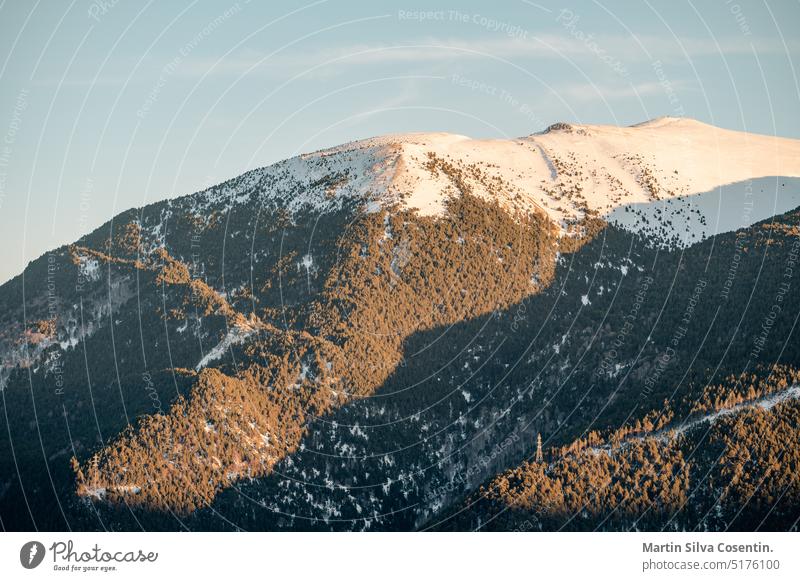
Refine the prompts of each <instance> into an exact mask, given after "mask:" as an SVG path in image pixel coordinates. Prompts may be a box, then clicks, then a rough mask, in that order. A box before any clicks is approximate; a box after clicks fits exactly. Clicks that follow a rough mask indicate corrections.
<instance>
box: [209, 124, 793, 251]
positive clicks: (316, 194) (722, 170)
mask: <svg viewBox="0 0 800 581" xmlns="http://www.w3.org/2000/svg"><path fill="white" fill-rule="evenodd" d="M434 159H435V160H439V161H441V162H445V163H446V164H448V166H449V168H450V169H449V171H443V170H442V169H441V167H439V168H437V167H435V164H432V160H434ZM453 169H455V171H457V172H460V176H461V180H462V182H461V184H459V185H461V186H462V187H463V185H464V184H465V185H466V187H468V188H469V189H470V191H472V193H474V194H476V195H478V196H481V197H484V198H486V199H491V200H497V201H498V202H499V203H500V204H501V205H502V206H504V207H506V208H507V209H508V210H509V211H512V212H532V211H542V212H544V213H545V214H546V215H547V216H549V217H550V218H551V219H552V220H553V221H554V222H556V223H557V224H559V225H560V226H561V227H562V229H563V230H564V231H566V230H567V229H568V226H569V224H571V223H574V222H575V221H577V220H580V219H581V218H583V217H585V216H587V215H599V216H603V217H606V218H609V219H610V220H611V221H613V222H616V223H618V224H620V225H621V226H623V227H625V228H627V229H630V230H633V231H638V232H644V233H646V234H649V235H652V236H655V237H662V238H663V237H665V236H667V235H669V236H671V237H672V238H671V243H674V244H676V245H678V246H685V245H689V244H691V243H694V242H696V241H698V240H699V239H701V238H703V237H704V236H706V235H710V234H714V233H718V232H720V231H726V230H728V229H732V228H731V227H730V226H729V225H724V224H723V225H721V224H720V222H719V220H715V216H714V215H713V212H714V209H713V208H708V207H704V208H701V209H697V208H696V207H695V206H694V197H695V196H697V195H699V194H704V193H705V192H714V191H715V190H716V189H718V188H720V187H721V186H724V185H726V184H733V183H738V182H746V181H748V180H753V179H758V178H765V177H768V176H787V177H800V141H798V140H791V139H784V138H778V137H770V136H763V135H755V134H749V133H742V132H736V131H730V130H725V129H720V128H717V127H714V126H711V125H707V124H704V123H701V122H699V121H695V120H692V119H685V118H675V117H662V118H658V119H654V120H651V121H647V122H645V123H641V124H638V125H635V126H632V127H616V126H603V125H580V124H567V123H557V124H555V125H552V126H551V127H550V128H548V130H546V131H545V132H543V133H539V134H535V135H529V136H527V137H522V138H517V139H471V138H469V137H466V136H463V135H453V134H448V133H407V134H395V135H385V136H381V137H374V138H369V139H364V140H362V141H355V142H350V143H346V144H343V145H339V146H337V147H333V148H330V149H325V150H321V151H317V152H313V153H308V154H303V155H299V156H296V157H293V158H290V159H287V160H284V161H281V162H278V163H276V164H273V165H271V166H268V167H265V168H261V169H257V170H253V171H251V172H248V173H246V174H244V175H242V176H240V177H239V178H235V179H234V180H229V181H228V182H225V183H223V184H220V185H219V186H215V187H214V188H211V189H209V190H206V191H205V192H201V193H200V194H197V196H198V201H199V204H198V205H197V210H198V211H202V210H203V209H207V208H208V207H209V206H210V205H212V204H220V203H222V204H226V205H227V204H237V203H243V202H247V201H253V202H257V203H264V204H274V205H279V206H281V207H284V208H286V209H287V210H288V211H289V212H290V214H292V215H295V214H297V213H298V212H302V211H312V212H315V213H326V212H330V211H334V210H338V209H341V208H342V207H343V206H344V205H345V204H348V203H353V204H355V205H356V206H358V207H361V208H362V210H364V211H367V212H376V211H378V210H379V209H380V208H384V207H389V206H392V205H394V204H397V205H400V206H402V207H407V208H416V209H417V211H418V212H419V214H420V215H429V216H440V215H443V214H444V213H445V211H446V200H447V199H448V197H449V196H450V195H453V194H455V193H457V190H456V187H457V184H456V183H454V180H453V175H452V170H453ZM776 195H782V194H780V192H777V193H776ZM671 200H675V204H676V206H675V208H671V209H670V212H671V213H670V214H669V218H668V220H669V221H670V227H668V228H665V223H666V222H667V219H666V218H664V216H663V215H662V212H661V211H659V210H653V209H652V208H651V206H654V205H658V204H659V203H660V204H662V205H663V203H664V202H667V203H670V204H671V202H670V201H671ZM707 205H708V204H706V206H707ZM720 205H721V204H720ZM792 207H794V206H792ZM626 209H627V210H626ZM787 209H788V208H783V209H781V208H777V209H776V211H786V210H787ZM623 211H627V212H628V213H630V212H633V213H634V214H635V215H636V219H633V217H632V216H625V215H623V214H622V212H623ZM673 221H674V222H675V224H672V222H673ZM753 221H756V220H753ZM746 222H747V220H746V219H745V220H744V221H741V223H737V224H736V226H735V227H742V226H748V225H750V224H748V223H746ZM751 223H752V222H751ZM676 232H677V234H676Z"/></svg>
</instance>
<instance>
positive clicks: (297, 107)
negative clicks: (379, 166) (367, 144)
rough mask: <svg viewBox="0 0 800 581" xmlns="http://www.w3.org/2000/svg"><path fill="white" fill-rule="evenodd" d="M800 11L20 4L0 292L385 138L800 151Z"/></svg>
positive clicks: (2, 141)
mask: <svg viewBox="0 0 800 581" xmlns="http://www.w3.org/2000/svg"><path fill="white" fill-rule="evenodd" d="M799 23H800V3H798V2H797V1H782V2H766V3H758V2H747V3H745V2H741V3H737V2H733V1H730V2H726V1H725V0H718V1H708V2H702V3H700V2H698V3H689V2H682V1H681V0H669V1H659V2H649V3H648V2H642V3H639V2H636V3H633V2H603V3H598V2H579V1H575V2H568V3H566V4H555V3H550V2H537V3H534V2H527V1H520V0H507V1H498V2H485V1H483V2H468V1H465V0H462V1H460V2H452V1H443V2H437V1H435V0H428V1H423V2H420V1H408V2H405V1H396V2H383V1H371V2H344V1H342V0H328V1H318V2H313V3H307V4H306V3H305V2H304V1H302V0H301V1H300V2H279V1H270V2H263V3H261V2H245V1H244V0H240V1H239V2H238V3H237V2H232V3H231V2H202V1H195V2H158V3H156V2H149V3H146V2H142V1H136V2H134V1H131V0H118V1H117V2H116V3H115V2H114V0H96V1H94V2H90V1H85V0H81V1H78V0H75V1H73V2H71V3H70V2H63V1H55V0H43V1H39V2H33V1H22V0H19V1H12V0H6V1H4V2H1V3H0V244H1V245H2V247H3V249H4V252H3V258H2V260H1V261H0V282H3V281H5V280H7V279H9V278H10V277H12V276H14V275H16V274H18V273H19V272H21V271H22V269H23V268H24V266H25V265H26V264H27V262H28V261H30V260H32V259H34V258H36V257H37V256H39V255H41V254H42V253H43V252H45V251H46V250H48V249H49V248H52V247H55V246H57V245H60V244H63V243H65V242H71V241H73V240H75V239H76V238H78V237H79V236H80V235H81V234H84V233H86V232H88V231H90V230H92V229H93V228H95V227H97V226H98V225H100V224H102V223H103V222H105V221H106V220H108V219H109V218H110V217H111V216H112V215H114V214H116V213H118V212H120V211H122V210H125V209H127V208H130V207H138V206H142V205H144V204H146V203H150V202H153V201H156V200H160V199H164V198H167V197H170V196H175V195H182V194H186V193H191V192H194V191H197V190H200V189H202V188H204V187H206V186H208V185H211V184H213V183H217V182H219V181H222V180H224V179H227V178H229V177H233V176H235V175H238V174H240V173H242V172H243V171H246V170H248V169H251V168H254V167H258V166H263V165H267V164H269V163H272V162H274V161H277V160H279V159H282V158H285V157H289V156H291V155H294V154H296V153H299V152H303V151H309V150H315V149H319V148H321V147H325V146H330V145H335V144H338V143H341V142H345V141H350V140H353V139H358V138H362V137H368V136H371V135H377V134H382V133H390V132H400V131H449V132H454V133H463V134H467V135H472V136H481V137H503V136H518V135H526V134H529V133H532V132H534V131H538V130H541V129H543V128H544V127H545V126H547V125H549V124H551V123H553V122H555V121H574V122H583V123H615V124H625V125H627V124H632V123H637V122H640V121H643V120H645V119H649V118H652V117H657V116H660V115H681V114H684V115H687V116H690V117H695V118H697V119H700V120H702V121H706V122H709V123H714V124H716V125H720V126H723V127H729V128H734V129H746V130H749V131H754V132H758V133H767V134H777V135H782V136H787V137H794V138H798V137H800V115H798V110H800V87H799V86H798V76H797V75H798V73H800V71H798V69H800V63H798V62H797V60H798V57H799V56H800V33H798V24H799Z"/></svg>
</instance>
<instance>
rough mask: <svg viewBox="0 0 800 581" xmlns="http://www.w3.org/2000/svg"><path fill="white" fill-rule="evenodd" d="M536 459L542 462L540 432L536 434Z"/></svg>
mask: <svg viewBox="0 0 800 581" xmlns="http://www.w3.org/2000/svg"><path fill="white" fill-rule="evenodd" d="M536 461H537V462H544V454H542V434H541V433H538V434H536Z"/></svg>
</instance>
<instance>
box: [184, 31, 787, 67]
mask: <svg viewBox="0 0 800 581" xmlns="http://www.w3.org/2000/svg"><path fill="white" fill-rule="evenodd" d="M748 40H749V41H744V42H743V41H742V39H741V38H723V39H705V38H674V39H669V38H666V37H656V36H640V37H638V38H637V40H633V39H631V37H629V36H619V35H618V36H595V37H592V41H591V42H592V43H593V46H596V47H599V48H600V49H602V51H603V53H605V54H607V55H610V56H613V57H615V58H618V59H619V60H620V61H622V62H624V63H630V64H635V63H641V62H651V61H653V60H662V61H670V60H685V59H687V58H689V59H695V58H703V57H708V56H714V55H724V56H726V57H730V56H737V55H749V54H752V53H753V52H756V53H758V54H759V55H764V54H780V53H785V51H786V48H785V47H784V46H783V44H782V43H781V42H780V40H779V39H772V38H768V39H758V38H750V39H748ZM788 48H789V51H790V53H799V52H800V42H797V41H791V42H790V43H789V45H788ZM267 54H268V53H266V52H265V53H260V52H257V51H253V50H249V51H247V52H243V53H241V54H238V55H236V56H232V57H228V58H225V59H224V60H221V59H209V58H189V59H186V61H185V62H183V63H181V66H180V69H179V74H183V75H190V76H195V75H205V74H243V73H247V72H255V71H258V72H275V73H280V74H285V73H286V72H287V71H291V72H292V74H298V73H303V72H307V73H308V74H310V75H311V74H319V71H320V69H325V70H326V71H327V74H330V73H332V72H334V70H338V69H344V68H347V67H354V66H369V65H389V64H392V63H428V64H430V63H432V62H435V61H454V60H475V59H501V60H510V61H512V62H515V63H518V64H524V63H522V62H519V61H520V60H525V59H550V60H553V59H555V60H558V59H565V58H566V59H570V60H575V61H578V60H590V59H593V58H596V54H595V53H594V52H593V51H592V50H589V48H588V47H587V45H586V42H585V41H584V40H580V39H576V38H574V37H572V36H570V35H568V34H548V35H541V36H536V37H532V38H527V39H520V38H506V37H502V38H494V39H482V40H481V39H462V38H428V39H420V40H418V41H411V42H406V43H396V44H390V43H374V44H352V45H346V46H341V47H339V48H330V47H329V48H325V49H320V50H311V51H308V50H306V51H302V52H299V51H296V50H291V51H285V52H277V53H276V54H273V55H271V56H267Z"/></svg>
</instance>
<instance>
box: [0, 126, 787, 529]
mask: <svg viewBox="0 0 800 581" xmlns="http://www.w3.org/2000/svg"><path fill="white" fill-rule="evenodd" d="M798 177H800V142H798V141H795V140H788V139H780V138H775V137H766V136H757V135H751V134H746V133H737V132H732V131H727V130H722V129H718V128H715V127H712V126H709V125H705V124H702V123H699V122H697V121H693V120H688V119H676V118H662V119H657V120H654V121H651V122H648V123H644V124H641V125H637V126H634V127H629V128H617V127H606V126H594V125H573V124H564V123H558V124H556V125H553V126H551V127H550V128H549V129H548V130H547V131H545V132H543V133H542V134H536V135H531V136H528V137H524V138H519V139H514V140H472V139H469V138H466V137H463V136H457V135H448V134H407V135H396V136H385V137H380V138H373V139H367V140H364V141H359V142H354V143H349V144H346V145H342V146H339V147H336V148H333V149H328V150H323V151H319V152H315V153H311V154H307V155H301V156H299V157H295V158H292V159H289V160H286V161H282V162H279V163H277V164H274V165H272V166H269V167H266V168H262V169H257V170H253V171H251V172H248V173H246V174H243V175H242V176H239V177H238V178H234V179H232V180H229V181H227V182H225V183H222V184H220V185H218V186H215V187H213V188H210V189H208V190H206V191H203V192H199V193H197V194H193V195H190V196H185V197H182V198H178V199H174V200H167V201H164V202H159V203H156V204H152V205H150V206H146V207H144V208H140V209H133V210H129V211H127V212H124V213H122V214H120V215H118V216H116V217H114V218H113V219H112V220H111V221H110V222H109V223H107V224H105V225H104V226H102V227H100V228H98V229H97V230H96V231H94V232H92V233H91V234H89V235H87V236H85V237H83V238H81V239H80V240H78V241H76V242H75V243H74V244H71V245H68V246H65V247H61V248H58V249H55V250H53V251H52V252H50V253H48V254H46V255H45V256H42V257H41V258H39V259H37V260H36V261H34V262H32V263H31V264H29V265H28V267H27V268H26V269H25V272H24V273H23V274H22V275H20V276H18V277H16V278H15V279H13V280H11V281H9V282H8V283H6V284H5V285H3V286H2V287H0V361H2V365H1V366H0V386H2V389H0V394H1V395H2V402H3V411H4V413H3V414H2V415H1V416H0V423H2V424H3V425H2V426H0V433H2V434H4V435H3V437H2V439H0V465H1V466H2V470H0V475H2V476H0V478H1V479H2V480H0V518H2V524H3V527H4V528H5V529H12V530H19V529H21V530H28V529H34V528H36V529H40V530H41V529H50V530H66V529H68V528H69V529H71V530H82V529H87V530H96V529H131V530H137V529H141V528H146V529H166V530H171V529H191V530H216V529H260V530H284V529H287V530H288V529H299V530H416V529H428V528H437V527H444V528H448V527H454V528H456V529H458V530H462V529H472V528H484V523H487V522H491V523H494V524H493V525H491V526H490V527H488V528H497V527H500V528H503V527H506V528H520V526H521V524H520V523H529V524H530V528H537V529H545V528H564V527H563V526H562V523H565V522H568V523H579V524H569V525H564V526H566V527H567V528H570V527H573V528H588V527H601V528H603V527H604V528H609V529H615V530H616V529H624V528H629V527H632V526H638V527H640V528H642V527H643V528H651V529H656V528H657V529H659V530H660V528H664V527H670V526H674V525H675V523H679V526H680V527H683V528H691V527H701V528H708V529H723V528H726V527H730V526H734V527H737V528H741V529H743V530H752V529H754V528H756V527H757V526H762V528H763V526H766V527H768V528H775V529H777V530H785V529H792V528H797V520H796V519H797V517H798V516H800V505H799V504H798V490H800V487H799V486H798V484H799V483H798V482H797V480H796V476H795V475H796V474H798V471H797V470H794V466H795V464H796V461H797V460H796V455H795V453H794V451H793V450H791V447H789V448H787V447H786V445H785V442H787V441H792V440H791V438H795V439H796V436H797V430H798V427H799V426H798V424H797V421H796V418H797V415H796V414H797V411H798V408H797V406H798V402H797V400H796V398H795V397H789V395H791V394H794V393H795V392H794V391H792V390H793V389H794V385H795V384H796V382H797V377H798V372H797V368H798V364H799V363H800V359H799V358H800V350H798V342H797V337H796V322H797V318H798V315H799V314H800V307H799V306H798V305H797V301H796V300H792V298H793V297H794V296H795V295H796V288H795V287H796V286H797V281H796V280H795V278H796V268H797V259H798V251H799V250H800V224H798V218H799V217H800V212H798V210H797V209H796V208H797V206H800V187H798V186H800V180H798V179H797V178H798ZM770 397H774V398H777V399H776V400H775V402H776V403H774V405H770V406H768V407H766V406H760V407H759V402H762V403H763V402H764V401H767V399H765V398H770ZM769 401H773V400H769ZM698 406H699V407H698ZM736 406H739V407H736ZM734 408H735V413H733V412H731V413H726V414H723V415H720V416H716V415H714V414H717V413H721V412H722V411H723V410H729V409H734ZM703 414H705V416H709V417H712V416H713V417H714V418H718V417H720V418H722V419H719V420H716V419H715V420H714V421H711V420H709V421H708V422H705V421H700V422H698V423H695V424H691V425H692V426H695V427H694V428H692V429H684V430H679V429H677V428H676V427H675V426H676V425H683V424H685V423H686V422H687V421H690V422H694V421H695V420H697V418H698V417H701V416H702V417H705V416H704V415H703ZM722 422H729V423H731V424H730V426H728V424H723V423H722ZM705 425H708V426H711V428H710V429H709V431H710V432H712V435H711V437H707V435H706V434H705V433H698V431H697V430H698V428H697V426H705ZM722 426H726V427H725V428H724V429H723V428H722ZM753 426H758V427H757V428H754V427H753ZM729 428H730V429H729ZM733 428H735V429H733ZM663 430H671V431H672V432H674V433H675V435H674V437H670V438H666V437H663V436H662V431H663ZM672 432H671V433H672ZM632 434H634V435H635V438H639V439H634V440H633V441H632V442H628V440H629V439H630V438H631V435H632ZM731 434H733V435H731ZM537 435H541V437H542V439H543V446H544V449H545V450H544V452H546V455H547V460H546V461H545V460H544V458H541V459H538V458H537V455H538V454H537ZM758 438H765V441H766V444H765V443H764V441H761V440H758ZM787 438H788V439H787ZM773 444H774V445H773ZM603 447H605V448H603ZM601 448H602V449H603V451H602V452H600V451H598V450H600V449H601ZM645 448H646V449H645ZM617 450H620V451H619V452H617ZM642 450H644V451H642ZM543 455H544V453H543ZM597 458H601V459H602V458H611V459H614V460H615V461H614V462H611V461H605V462H600V464H601V465H600V466H596V465H595V464H593V463H592V462H593V461H595V463H597V460H596V459H597ZM620 458H621V460H619V461H616V460H617V459H620ZM592 459H594V460H592ZM623 460H624V461H623ZM645 464H646V468H643V466H644V465H645ZM765 464H766V465H767V466H769V469H768V470H762V472H760V473H759V474H760V476H759V478H758V480H756V481H752V480H748V479H747V478H745V477H743V474H751V473H753V468H754V467H761V468H763V466H764V465H765ZM665 474H668V475H669V478H667V479H666V482H663V483H662V482H661V480H662V478H661V476H663V475H665ZM703 474H713V482H712V481H710V480H709V478H705V479H703V478H702V475H703ZM751 478H753V477H751ZM648 479H649V480H648ZM601 482H606V483H609V482H610V483H613V484H614V485H615V486H617V488H621V489H622V490H627V491H632V493H633V494H634V495H635V496H636V498H638V499H639V502H632V500H631V499H630V498H629V497H628V496H626V495H624V494H621V493H620V494H619V495H617V496H614V497H611V496H598V495H597V492H596V491H597V490H602V489H603V486H598V483H601ZM639 482H641V489H638V488H636V486H638V485H637V484H636V483H639ZM748 483H749V484H748ZM745 484H747V486H750V488H747V487H746V486H745ZM659 486H660V487H661V488H659ZM559 487H560V488H559ZM617 488H614V487H612V488H611V489H612V490H617ZM565 490H566V491H567V492H564V491H565ZM543 491H549V492H546V493H545V492H543ZM559 491H560V492H559ZM559 495H560V496H559ZM752 498H756V499H757V500H758V502H751V499H752ZM543 499H544V500H543ZM543 503H544V504H547V506H555V507H557V509H558V510H551V511H550V512H547V511H544V512H543V509H542V506H543ZM548 503H549V504H548ZM592 503H594V504H592ZM584 505H586V506H587V507H588V508H586V509H579V507H583V506H584ZM584 513H585V515H586V516H585V517H584V516H583V515H584ZM609 513H611V514H609ZM653 514H657V515H658V517H657V518H656V517H653ZM497 515H504V516H502V517H499V516H497ZM576 515H578V516H577V518H576ZM664 515H669V518H668V517H667V516H664ZM712 516H713V518H711V517H712ZM617 517H619V518H617ZM531 523H532V524H531ZM764 523H766V524H764Z"/></svg>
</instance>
